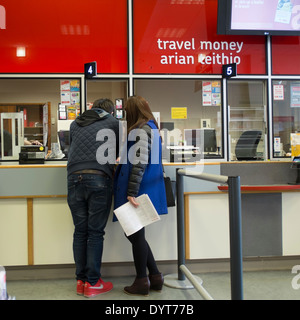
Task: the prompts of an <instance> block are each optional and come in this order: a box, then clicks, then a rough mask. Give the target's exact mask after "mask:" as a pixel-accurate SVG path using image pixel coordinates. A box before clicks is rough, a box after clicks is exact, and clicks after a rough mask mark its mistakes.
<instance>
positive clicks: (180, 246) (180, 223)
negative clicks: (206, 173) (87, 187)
mask: <svg viewBox="0 0 300 320" xmlns="http://www.w3.org/2000/svg"><path fill="white" fill-rule="evenodd" d="M178 170H179V169H177V170H176V199H177V200H176V206H177V242H178V243H177V250H178V280H185V275H184V273H183V272H182V270H181V269H180V266H181V265H182V264H185V245H184V243H185V236H184V195H183V175H181V174H179V173H178Z"/></svg>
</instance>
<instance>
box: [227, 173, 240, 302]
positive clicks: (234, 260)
mask: <svg viewBox="0 0 300 320" xmlns="http://www.w3.org/2000/svg"><path fill="white" fill-rule="evenodd" d="M228 197H229V227H230V273H231V299H232V300H242V299H243V262H242V261H243V259H242V237H241V234H242V223H241V221H242V218H241V186H240V177H228Z"/></svg>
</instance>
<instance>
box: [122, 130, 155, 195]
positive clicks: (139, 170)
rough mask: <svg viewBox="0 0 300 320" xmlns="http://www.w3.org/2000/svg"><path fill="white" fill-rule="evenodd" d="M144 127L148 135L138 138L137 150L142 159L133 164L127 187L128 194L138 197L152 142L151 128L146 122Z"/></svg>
mask: <svg viewBox="0 0 300 320" xmlns="http://www.w3.org/2000/svg"><path fill="white" fill-rule="evenodd" d="M142 129H143V130H145V132H146V133H147V135H141V136H140V139H139V140H138V145H139V149H138V151H137V156H138V158H139V159H140V161H139V162H137V163H136V164H133V165H132V169H131V173H130V176H129V182H128V188H127V196H131V197H136V196H137V195H138V193H139V189H140V184H141V181H142V179H143V175H144V172H145V169H146V167H147V164H148V162H149V159H150V150H151V144H152V137H151V128H150V126H148V125H147V124H146V125H144V126H143V127H142Z"/></svg>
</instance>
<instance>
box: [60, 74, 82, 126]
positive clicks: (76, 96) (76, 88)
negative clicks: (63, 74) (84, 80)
mask: <svg viewBox="0 0 300 320" xmlns="http://www.w3.org/2000/svg"><path fill="white" fill-rule="evenodd" d="M60 102H61V105H63V106H65V107H66V110H67V112H66V116H67V119H65V120H74V119H75V118H76V116H77V115H78V114H79V113H80V81H79V80H61V81H60ZM59 111H60V110H59ZM61 115H63V114H61ZM62 119H63V118H62Z"/></svg>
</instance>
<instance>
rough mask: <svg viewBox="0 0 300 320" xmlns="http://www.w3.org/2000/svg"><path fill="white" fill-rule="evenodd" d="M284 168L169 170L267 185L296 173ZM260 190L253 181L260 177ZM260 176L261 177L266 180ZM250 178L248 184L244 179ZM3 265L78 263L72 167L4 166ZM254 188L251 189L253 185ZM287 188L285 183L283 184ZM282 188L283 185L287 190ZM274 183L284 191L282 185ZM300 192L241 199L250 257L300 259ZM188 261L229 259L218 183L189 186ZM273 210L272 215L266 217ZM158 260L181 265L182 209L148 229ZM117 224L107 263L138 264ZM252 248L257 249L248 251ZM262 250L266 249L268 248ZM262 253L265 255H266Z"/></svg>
mask: <svg viewBox="0 0 300 320" xmlns="http://www.w3.org/2000/svg"><path fill="white" fill-rule="evenodd" d="M289 164H290V163H285V162H276V163H275V162H260V163H258V162H255V163H252V162H245V163H241V162H237V163H233V162H206V163H205V164H203V165H195V164H193V163H184V164H182V163H165V164H164V169H165V172H166V174H167V175H168V176H170V177H171V178H172V179H173V180H175V177H176V169H177V168H183V167H187V166H188V167H189V169H192V170H196V171H200V172H205V173H212V174H223V175H240V176H241V181H242V182H243V181H244V182H245V183H243V184H245V185H249V184H253V183H255V185H262V184H268V185H272V183H270V181H269V178H270V177H269V174H267V171H268V170H266V168H268V169H269V172H272V170H274V166H275V167H276V166H277V168H276V169H279V170H280V172H281V171H282V172H283V175H282V177H283V176H284V172H286V173H287V172H288V175H289V177H288V179H291V180H292V179H294V178H295V177H296V173H295V172H293V171H291V172H289V170H288V165H289ZM253 170H254V171H255V172H256V173H257V174H256V175H257V176H259V177H260V179H261V181H260V182H261V183H257V180H253V172H252V171H253ZM259 172H261V174H259ZM245 179H246V180H245ZM0 181H1V185H0V212H1V213H0V265H4V266H24V265H25V266H26V265H62V264H73V263H74V260H73V252H72V238H73V222H72V217H71V214H70V210H69V207H68V205H67V199H66V198H67V170H66V162H64V161H60V162H52V161H46V162H45V164H42V165H18V164H17V163H5V162H2V163H1V164H0ZM249 181H250V182H249ZM280 183H281V184H283V183H282V182H280ZM280 183H279V184H280ZM274 184H278V181H277V180H276V181H275V182H274ZM298 191H299V190H293V191H292V192H290V191H288V192H287V191H286V190H281V191H280V192H277V193H274V192H271V191H269V190H265V193H260V197H261V196H262V198H261V201H259V202H258V201H257V199H258V198H257V193H253V194H249V195H248V196H247V197H248V198H247V199H246V197H244V196H245V195H244V194H243V195H242V205H243V211H242V219H243V251H244V255H245V256H261V255H264V256H265V255H267V256H269V255H271V256H272V255H275V256H284V255H299V254H300V248H298V243H299V242H300V233H299V232H298V231H297V229H298V228H297V226H298V221H299V222H300V217H299V214H298V212H297V208H299V206H300V200H299V194H298ZM184 192H185V194H184V198H185V231H186V258H187V259H190V260H195V261H196V260H202V259H224V258H225V259H228V257H229V217H228V214H229V212H228V211H229V210H228V196H227V193H226V192H224V191H223V190H219V186H218V185H217V184H216V183H213V182H208V181H203V180H198V179H193V178H188V177H186V178H185V179H184ZM267 208H269V209H268V210H267ZM146 233H147V239H148V240H149V242H150V243H151V247H152V249H153V252H154V255H155V257H156V259H157V260H158V261H165V262H174V263H175V264H176V260H177V226H176V207H174V208H169V213H168V214H167V215H163V216H161V221H159V222H157V223H154V224H153V225H150V226H148V227H147V228H146ZM125 240H126V239H125V236H124V233H123V231H122V229H121V226H120V224H119V223H118V222H112V212H111V215H110V217H109V221H108V224H107V227H106V234H105V241H104V252H103V262H104V263H114V264H115V263H126V262H132V253H131V246H130V243H129V241H127V240H126V241H125ZM249 243H252V244H253V245H252V246H250V247H249ZM262 243H264V244H265V245H264V246H262ZM262 247H263V248H264V250H262Z"/></svg>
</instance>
